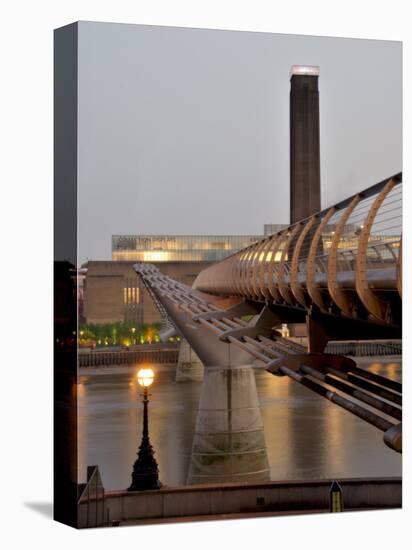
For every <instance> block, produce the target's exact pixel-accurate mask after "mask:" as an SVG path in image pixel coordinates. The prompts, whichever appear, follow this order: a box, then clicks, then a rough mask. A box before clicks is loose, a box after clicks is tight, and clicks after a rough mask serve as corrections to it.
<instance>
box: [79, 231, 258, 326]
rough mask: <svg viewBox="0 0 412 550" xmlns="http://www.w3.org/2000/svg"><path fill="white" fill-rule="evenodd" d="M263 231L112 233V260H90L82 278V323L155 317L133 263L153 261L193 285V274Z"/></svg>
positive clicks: (138, 321)
mask: <svg viewBox="0 0 412 550" xmlns="http://www.w3.org/2000/svg"><path fill="white" fill-rule="evenodd" d="M262 238H263V235H114V236H113V237H112V260H111V261H89V262H87V263H86V264H85V265H84V266H82V267H83V268H85V270H86V277H85V281H84V289H83V295H84V299H83V301H84V304H83V311H84V318H85V321H86V322H87V323H96V324H105V323H113V322H118V321H127V322H132V323H136V324H141V323H153V322H157V321H160V315H159V312H158V311H157V309H156V306H155V305H154V303H153V301H152V299H151V297H150V295H149V293H148V292H147V290H146V289H145V287H144V285H143V284H142V282H141V280H140V277H139V276H138V275H137V274H136V272H135V271H134V269H133V264H134V263H136V262H149V263H153V264H155V265H156V266H157V267H158V268H159V270H160V271H161V272H162V273H164V274H165V275H168V276H170V277H172V278H173V279H175V280H177V281H179V282H181V283H184V284H186V285H188V286H192V284H193V282H194V280H195V279H196V277H197V275H198V273H199V272H200V271H202V269H205V268H206V267H208V266H209V265H210V264H212V263H214V262H217V261H220V260H223V259H224V258H226V257H227V256H229V255H230V254H233V253H234V252H237V251H238V250H240V249H241V248H244V247H246V246H248V245H250V244H252V243H254V242H256V241H257V240H260V239H262Z"/></svg>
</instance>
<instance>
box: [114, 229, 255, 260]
mask: <svg viewBox="0 0 412 550" xmlns="http://www.w3.org/2000/svg"><path fill="white" fill-rule="evenodd" d="M262 238H263V235H113V236H112V260H115V261H135V262H155V263H157V262H217V261H219V260H223V259H224V258H226V257H227V256H229V255H230V254H233V253H234V252H237V251H238V250H240V249H241V248H245V247H246V246H249V245H250V244H252V243H254V242H256V241H258V240H260V239H262Z"/></svg>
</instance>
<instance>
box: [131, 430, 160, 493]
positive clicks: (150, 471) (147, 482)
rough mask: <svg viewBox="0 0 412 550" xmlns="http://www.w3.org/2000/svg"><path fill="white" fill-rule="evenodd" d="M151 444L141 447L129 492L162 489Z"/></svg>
mask: <svg viewBox="0 0 412 550" xmlns="http://www.w3.org/2000/svg"><path fill="white" fill-rule="evenodd" d="M153 455H154V451H153V447H152V446H151V445H150V443H149V444H148V445H147V446H144V447H143V441H142V445H140V448H139V453H138V457H137V460H136V462H135V463H134V466H133V472H132V484H131V485H130V487H129V488H128V489H127V490H128V491H150V490H155V489H160V487H161V486H162V484H161V483H160V481H159V469H158V466H157V462H156V459H155V457H154V456H153Z"/></svg>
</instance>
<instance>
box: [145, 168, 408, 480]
mask: <svg viewBox="0 0 412 550" xmlns="http://www.w3.org/2000/svg"><path fill="white" fill-rule="evenodd" d="M134 268H135V270H136V272H137V273H138V274H139V275H140V276H141V278H142V280H143V282H144V284H145V285H146V287H147V289H148V290H149V292H150V294H151V295H152V297H153V299H154V300H155V303H156V304H157V306H158V308H159V309H160V311H161V313H162V315H163V316H164V317H165V318H166V317H167V318H168V319H169V320H170V322H171V323H172V325H173V326H174V328H175V330H176V331H177V332H178V333H179V334H181V335H182V336H183V337H184V338H185V339H186V340H187V341H188V343H189V344H190V346H191V347H192V348H193V349H194V350H195V352H196V353H197V355H198V357H199V358H200V360H201V361H202V363H203V365H204V366H205V371H204V372H205V375H204V376H205V378H204V381H203V386H202V392H201V398H200V403H199V411H198V418H197V424H196V429H195V437H194V442H193V448H192V457H191V464H190V470H189V476H188V482H189V483H199V482H205V481H208V482H210V481H220V480H222V479H228V478H230V479H231V480H234V481H238V480H242V479H245V476H247V479H248V480H250V479H258V480H259V479H266V478H267V476H268V471H269V470H268V468H269V466H268V462H267V457H266V453H265V444H264V437H263V426H262V420H261V416H260V408H259V402H258V397H257V393H256V387H255V381H254V375H253V371H252V363H253V361H256V360H259V361H260V362H261V363H263V364H264V366H265V368H266V369H267V370H268V371H269V372H270V373H272V374H274V375H276V376H288V377H290V378H291V379H292V380H293V381H295V382H297V383H299V384H302V385H304V386H305V387H306V388H308V389H309V390H311V391H313V392H315V393H316V394H318V395H321V396H323V397H325V398H326V399H329V400H330V401H331V402H333V403H334V404H336V405H337V406H340V407H342V408H344V409H346V410H347V411H349V412H350V413H353V414H355V415H356V416H358V417H359V418H361V419H363V420H364V421H366V422H368V423H369V424H372V425H373V426H375V427H376V428H377V429H378V430H381V431H382V432H383V440H384V442H385V444H386V445H388V446H389V447H390V448H392V449H393V450H394V451H397V452H401V451H402V424H401V420H402V409H401V405H402V385H401V383H399V382H397V381H395V380H392V379H389V378H386V377H383V376H380V375H378V374H375V373H372V372H370V371H367V370H365V369H362V368H360V367H358V366H357V365H356V363H355V362H354V361H353V360H352V359H350V358H348V357H345V356H340V355H333V354H328V353H325V352H324V349H325V346H326V344H327V343H328V341H330V340H333V341H336V340H348V339H353V340H357V339H362V340H365V339H379V338H401V330H402V329H401V324H402V322H401V321H402V307H401V305H402V300H401V296H402V177H401V174H397V175H395V176H393V177H391V178H389V179H387V180H385V181H382V182H380V183H378V184H376V185H373V186H372V187H369V188H368V189H365V190H364V191H362V192H360V193H357V194H356V195H354V196H352V197H349V198H348V199H346V200H344V201H342V202H340V203H338V204H335V205H333V206H332V207H330V208H328V209H325V210H323V211H321V212H318V213H316V214H314V215H312V216H310V217H309V218H307V219H304V220H302V221H300V222H298V223H295V224H293V225H291V226H289V227H287V228H285V229H283V230H282V231H279V232H278V233H276V234H274V235H271V236H268V237H267V238H265V239H263V240H261V241H258V242H256V243H254V244H252V245H250V246H249V247H247V248H245V249H243V250H240V251H239V252H237V253H235V254H233V255H232V256H229V257H228V258H226V259H225V260H223V261H221V262H219V263H216V264H214V265H212V266H210V267H208V268H207V269H205V270H204V271H202V272H201V273H200V274H199V275H198V277H197V279H196V280H195V282H194V285H193V288H190V287H188V286H186V285H184V284H181V283H180V282H177V281H175V280H173V279H171V278H169V277H167V276H165V275H163V274H162V273H160V271H159V270H158V269H157V268H156V267H155V266H153V265H150V264H149V265H148V264H136V265H135V266H134ZM283 323H288V324H290V326H291V327H293V326H304V325H302V324H303V323H304V324H306V334H307V341H308V345H307V348H306V347H304V346H302V345H300V344H298V343H296V341H293V339H290V338H284V337H282V335H281V332H280V330H279V329H280V328H281V325H282V324H283ZM222 456H224V457H226V463H227V464H226V463H225V460H223V463H222V462H220V463H219V464H218V466H216V467H214V460H212V459H211V458H213V457H214V458H216V457H219V458H220V459H222ZM246 464H247V466H245V465H246Z"/></svg>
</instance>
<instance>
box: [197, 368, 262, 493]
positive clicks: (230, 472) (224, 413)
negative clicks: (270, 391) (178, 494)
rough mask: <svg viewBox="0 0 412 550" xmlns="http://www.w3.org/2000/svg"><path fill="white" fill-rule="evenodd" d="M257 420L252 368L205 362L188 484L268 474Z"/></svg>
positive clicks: (257, 407)
mask: <svg viewBox="0 0 412 550" xmlns="http://www.w3.org/2000/svg"><path fill="white" fill-rule="evenodd" d="M269 473H270V472H269V463H268V459H267V454H266V445H265V438H264V433H263V423H262V418H261V414H260V406H259V400H258V395H257V391H256V383H255V377H254V373H253V370H252V367H251V366H249V365H242V366H236V367H209V366H208V367H207V368H206V369H205V370H204V379H203V385H202V390H201V396H200V402H199V410H198V416H197V421H196V428H195V435H194V439H193V447H192V455H191V461H190V466H189V473H188V479H187V483H188V484H197V483H221V482H229V481H230V482H235V481H254V482H256V481H264V480H268V479H269Z"/></svg>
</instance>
